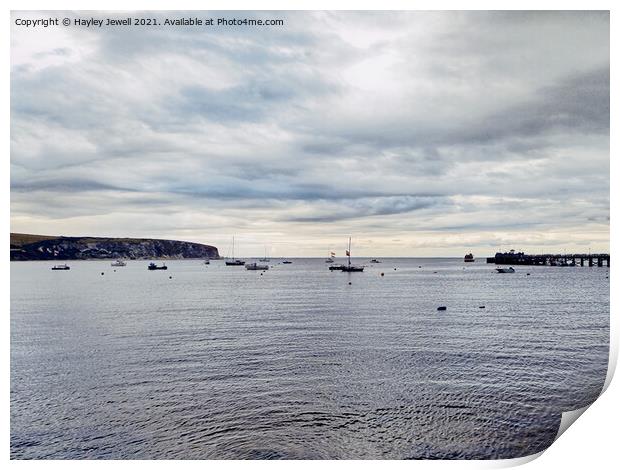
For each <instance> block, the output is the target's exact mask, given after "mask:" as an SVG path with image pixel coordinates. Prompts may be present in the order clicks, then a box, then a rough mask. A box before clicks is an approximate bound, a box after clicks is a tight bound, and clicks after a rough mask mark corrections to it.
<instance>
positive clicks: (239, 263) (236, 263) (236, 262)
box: [226, 237, 245, 266]
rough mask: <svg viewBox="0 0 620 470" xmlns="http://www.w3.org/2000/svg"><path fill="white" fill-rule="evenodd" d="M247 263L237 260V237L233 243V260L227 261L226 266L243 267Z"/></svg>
mask: <svg viewBox="0 0 620 470" xmlns="http://www.w3.org/2000/svg"><path fill="white" fill-rule="evenodd" d="M244 264H245V261H243V260H240V259H236V258H235V237H233V241H232V260H230V261H226V266H243V265H244Z"/></svg>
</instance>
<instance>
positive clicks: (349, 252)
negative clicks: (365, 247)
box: [347, 237, 351, 266]
mask: <svg viewBox="0 0 620 470" xmlns="http://www.w3.org/2000/svg"><path fill="white" fill-rule="evenodd" d="M347 254H348V255H349V266H351V237H349V249H348V250H347Z"/></svg>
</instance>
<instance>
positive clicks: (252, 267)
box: [245, 263, 269, 271]
mask: <svg viewBox="0 0 620 470" xmlns="http://www.w3.org/2000/svg"><path fill="white" fill-rule="evenodd" d="M245 269H247V270H248V271H267V270H268V269H269V265H267V264H258V263H249V264H246V265H245Z"/></svg>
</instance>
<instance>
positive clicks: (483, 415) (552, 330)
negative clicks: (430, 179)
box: [11, 259, 609, 459]
mask: <svg viewBox="0 0 620 470" xmlns="http://www.w3.org/2000/svg"><path fill="white" fill-rule="evenodd" d="M359 261H360V262H367V260H359ZM69 264H70V265H71V270H70V271H51V270H50V269H49V268H50V263H45V262H13V263H11V456H12V458H36V459H41V458H55V459H75V458H106V459H110V458H113V459H117V458H122V459H138V458H140V459H150V458H156V459H159V458H172V459H177V458H183V459H203V458H212V459H216V458H217V459H228V458H253V459H258V458H261V459H262V458H293V459H296V458H304V459H358V458H392V459H401V458H434V459H435V458H448V459H455V458H509V457H517V456H522V455H527V454H531V453H534V452H538V451H540V450H542V449H544V448H545V447H547V446H548V445H549V444H550V443H551V442H552V440H553V438H554V436H555V434H556V431H557V428H558V425H559V421H560V413H561V411H564V410H570V409H575V408H579V407H582V406H585V405H586V404H588V403H590V402H591V401H593V400H594V399H595V398H596V397H597V396H598V393H599V392H600V390H601V387H602V385H603V382H604V379H605V374H606V370H607V356H608V345H609V280H608V279H607V276H608V269H607V268H597V267H593V268H587V267H584V268H581V267H517V272H516V273H515V274H497V273H495V272H494V269H493V267H494V266H493V265H487V264H484V263H483V262H482V263H481V262H476V263H474V264H464V263H463V262H462V261H461V260H455V259H452V260H450V259H384V260H383V263H382V264H377V265H369V266H368V268H367V269H366V271H365V272H363V273H351V274H347V273H342V272H329V271H328V270H327V266H328V265H326V264H325V263H324V262H323V260H309V259H303V260H302V259H296V260H294V262H293V264H290V265H282V264H278V260H272V264H273V265H274V266H273V267H272V268H271V269H270V270H269V271H267V272H266V273H264V275H262V276H261V275H260V273H259V272H255V271H246V270H245V269H243V268H237V267H225V266H224V265H223V262H222V261H213V262H212V263H211V265H209V266H206V265H203V264H202V263H201V261H199V260H193V261H189V260H185V261H170V262H168V263H167V265H168V266H169V269H168V271H156V272H149V271H147V269H146V266H147V264H148V262H146V261H130V262H128V265H127V267H124V268H112V267H111V266H110V263H109V262H103V261H82V262H79V261H75V262H70V263H69ZM394 268H396V269H394ZM114 269H116V271H114ZM102 272H103V273H105V274H104V275H101V273H102ZM381 272H384V273H385V276H383V277H382V276H380V273H381ZM528 272H529V273H531V275H530V276H527V275H526V273H528ZM170 276H172V279H170ZM349 282H351V284H350V285H349ZM440 305H445V306H446V307H447V310H446V311H443V312H442V311H437V307H438V306H440ZM483 305H484V306H485V308H479V307H481V306H483Z"/></svg>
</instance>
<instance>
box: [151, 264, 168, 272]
mask: <svg viewBox="0 0 620 470" xmlns="http://www.w3.org/2000/svg"><path fill="white" fill-rule="evenodd" d="M158 269H168V266H166V264H165V263H164V264H162V265H161V266H157V265H156V264H155V263H149V271H156V270H158Z"/></svg>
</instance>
